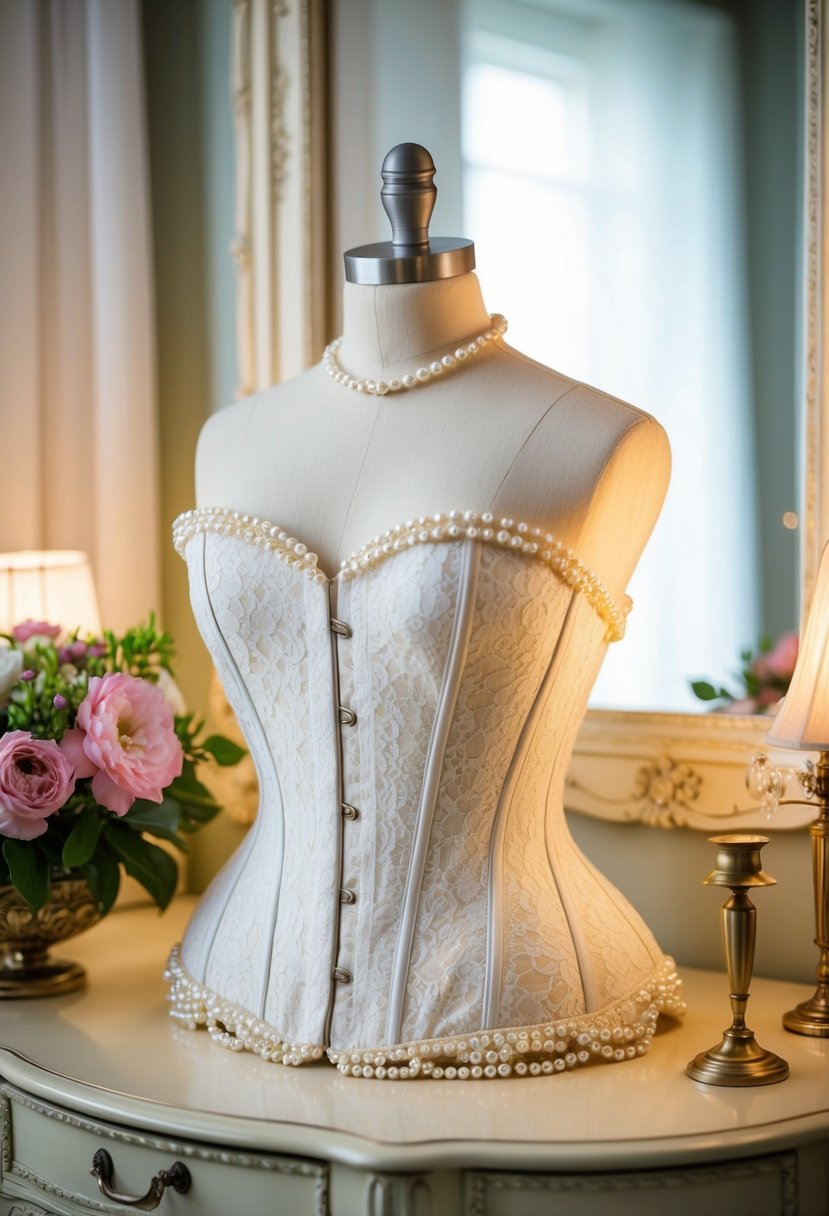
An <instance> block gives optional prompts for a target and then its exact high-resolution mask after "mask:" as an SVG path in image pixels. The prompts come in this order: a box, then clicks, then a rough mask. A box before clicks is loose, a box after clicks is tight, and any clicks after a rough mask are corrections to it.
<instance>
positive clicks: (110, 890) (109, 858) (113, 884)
mask: <svg viewBox="0 0 829 1216" xmlns="http://www.w3.org/2000/svg"><path fill="white" fill-rule="evenodd" d="M84 875H85V877H86V885H87V886H88V887H89V889H90V891H91V892H92V894H93V895H94V896H95V899H96V900H97V901H98V906H99V907H100V909H101V915H102V916H106V914H107V912H109V910H110V908H111V907H112V905H113V904H114V903H115V900H116V899H117V898H118V891H119V890H120V887H121V867H120V865H119V864H118V859H117V857H116V856H115V854H114V853H112V852H111V851H110V850H109V849H108V848H107V847H106V845H105V844H104V843H103V842H99V844H98V848H97V849H96V850H95V856H94V857H93V859H92V861H91V863H90V864H89V865H87V866H84Z"/></svg>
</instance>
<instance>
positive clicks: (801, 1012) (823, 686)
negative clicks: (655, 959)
mask: <svg viewBox="0 0 829 1216" xmlns="http://www.w3.org/2000/svg"><path fill="white" fill-rule="evenodd" d="M766 739H767V740H768V742H769V743H772V744H774V745H776V746H779V747H791V748H796V749H797V750H799V751H808V752H819V753H820V755H819V758H818V762H817V765H816V766H815V767H814V769H811V770H810V771H809V772H807V773H803V774H801V776H800V781H801V785H802V786H803V788H804V790H805V792H806V794H807V796H808V797H809V799H810V801H811V803H812V804H813V805H815V806H817V808H818V809H819V811H820V814H819V815H818V817H817V819H816V820H815V822H814V823H813V824H812V825H811V827H810V828H809V832H810V834H811V837H812V868H813V872H814V883H815V922H816V925H817V934H816V937H815V944H816V946H817V947H818V949H819V950H820V962H819V963H818V968H817V981H818V984H817V990H816V992H815V994H814V996H813V997H812V998H811V999H810V1000H808V1001H804V1002H803V1004H801V1005H798V1006H797V1008H796V1009H792V1010H791V1011H790V1012H789V1013H786V1014H784V1016H783V1025H784V1026H785V1027H786V1029H787V1030H793V1031H794V1032H795V1033H796V1034H809V1035H816V1036H819V1037H821V1038H825V1037H829V545H827V546H826V548H825V549H824V550H823V554H822V556H821V559H820V568H819V570H818V576H817V585H816V587H815V594H814V598H813V600H812V606H811V608H810V610H809V618H808V620H807V622H806V629H805V631H804V633H803V637H802V640H801V645H800V652H799V655H798V659H797V666H796V667H795V671H794V675H793V676H792V682H791V686H790V688H789V691H788V693H787V694H786V698H785V700H784V701H783V702H782V705H781V707H780V709H779V711H778V713H777V716H776V718H775V719H774V725H773V727H772V728H771V730H770V731H769V733H768V735H767V736H766ZM799 801H800V800H799V799H787V800H784V802H783V803H781V805H784V804H785V802H788V803H792V802H799Z"/></svg>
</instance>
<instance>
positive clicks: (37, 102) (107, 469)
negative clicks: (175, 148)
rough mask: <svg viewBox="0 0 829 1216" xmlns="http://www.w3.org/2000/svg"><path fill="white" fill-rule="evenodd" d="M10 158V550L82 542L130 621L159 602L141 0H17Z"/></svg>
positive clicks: (6, 207)
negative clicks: (111, 0)
mask: <svg viewBox="0 0 829 1216" xmlns="http://www.w3.org/2000/svg"><path fill="white" fill-rule="evenodd" d="M0 164H2V179H0V180H1V181H2V184H0V199H2V208H1V209H0V284H2V286H0V309H2V312H1V313H0V377H1V379H0V383H2V396H1V397H0V453H2V465H1V466H0V467H2V484H3V507H2V510H0V548H2V549H20V548H38V549H40V548H80V549H85V550H86V551H87V552H88V553H89V555H90V557H91V559H92V564H93V569H94V572H95V577H96V582H97V587H98V596H99V601H100V607H101V616H102V619H103V621H104V623H105V624H106V625H107V626H109V627H110V628H113V629H116V630H118V629H122V628H124V627H126V626H127V625H129V624H132V623H135V622H136V621H137V620H138V619H140V618H141V617H143V616H145V615H146V613H147V612H148V610H149V609H150V608H154V607H156V606H157V605H158V604H159V551H158V550H159V541H158V535H159V528H158V451H157V448H158V441H157V424H156V410H155V368H154V335H153V321H152V317H153V311H152V308H153V305H152V263H151V229H150V211H149V191H148V164H147V150H146V131H145V109H144V80H143V73H142V58H141V24H140V9H139V4H138V0H118V2H117V3H111V2H108V0H3V4H2V6H0ZM65 624H67V625H71V622H65Z"/></svg>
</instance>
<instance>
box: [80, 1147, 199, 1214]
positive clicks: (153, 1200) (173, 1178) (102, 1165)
mask: <svg viewBox="0 0 829 1216" xmlns="http://www.w3.org/2000/svg"><path fill="white" fill-rule="evenodd" d="M89 1172H90V1174H91V1175H92V1177H93V1178H94V1179H95V1181H96V1182H97V1183H98V1189H99V1191H100V1192H101V1194H102V1195H104V1196H105V1197H106V1198H107V1199H110V1200H112V1202H113V1203H121V1204H123V1205H124V1207H125V1208H138V1210H139V1211H140V1212H153V1211H155V1209H156V1208H157V1207H158V1205H159V1204H160V1203H161V1200H162V1199H163V1198H164V1192H165V1191H166V1190H167V1187H168V1186H171V1187H172V1188H173V1190H174V1191H178V1193H179V1195H186V1194H187V1192H188V1191H189V1190H190V1182H191V1179H190V1171H189V1170H188V1168H187V1166H186V1165H184V1164H183V1163H182V1162H181V1161H174V1162H173V1164H172V1165H171V1166H170V1168H169V1169H168V1170H159V1171H158V1173H157V1174H156V1175H155V1176H154V1177H153V1178H151V1179H150V1188H149V1190H148V1191H147V1193H146V1195H137V1196H136V1195H119V1194H118V1192H117V1191H114V1190H113V1189H112V1187H111V1185H110V1184H111V1182H112V1176H113V1174H114V1173H115V1170H114V1167H113V1164H112V1158H111V1157H110V1155H109V1153H108V1152H107V1151H106V1149H105V1148H99V1149H98V1151H97V1152H96V1154H95V1156H94V1157H93V1158H92V1169H91V1170H90V1171H89Z"/></svg>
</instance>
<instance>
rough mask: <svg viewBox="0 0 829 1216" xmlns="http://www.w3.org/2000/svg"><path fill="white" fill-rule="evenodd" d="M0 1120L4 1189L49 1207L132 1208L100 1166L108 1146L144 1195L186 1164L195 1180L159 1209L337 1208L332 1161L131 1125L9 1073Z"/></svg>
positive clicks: (210, 1213) (232, 1215)
mask: <svg viewBox="0 0 829 1216" xmlns="http://www.w3.org/2000/svg"><path fill="white" fill-rule="evenodd" d="M0 1120H2V1123H1V1124H0V1146H1V1147H2V1184H0V1192H2V1194H3V1195H4V1196H7V1197H19V1198H26V1199H30V1200H31V1201H32V1202H33V1203H34V1204H39V1205H40V1206H41V1207H43V1208H45V1209H47V1210H48V1211H50V1212H52V1211H54V1212H57V1213H71V1214H72V1216H74V1214H75V1213H80V1212H84V1213H86V1214H87V1216H89V1213H90V1212H94V1211H100V1212H107V1213H122V1214H123V1213H126V1212H128V1211H130V1210H133V1209H130V1208H128V1207H125V1206H122V1205H121V1204H119V1203H114V1202H111V1201H108V1200H107V1199H106V1198H105V1197H104V1196H103V1195H102V1194H101V1192H100V1190H99V1189H98V1184H97V1182H96V1180H95V1179H94V1178H93V1177H92V1176H91V1174H90V1170H91V1168H92V1159H93V1156H94V1155H95V1153H96V1151H97V1150H98V1149H102V1148H103V1149H106V1151H107V1152H108V1153H109V1155H110V1157H111V1159H112V1163H113V1166H114V1175H113V1178H112V1184H111V1185H112V1188H113V1189H114V1190H117V1191H118V1192H120V1193H122V1194H126V1195H143V1194H144V1193H145V1192H146V1191H147V1189H148V1187H149V1185H150V1180H151V1178H152V1177H153V1175H155V1174H157V1173H158V1171H159V1170H169V1169H170V1167H171V1166H172V1165H173V1163H174V1162H175V1161H181V1162H183V1163H184V1165H186V1167H187V1169H188V1171H189V1173H190V1179H191V1184H190V1188H189V1190H188V1191H187V1193H186V1194H177V1193H176V1191H175V1190H173V1189H172V1188H168V1189H167V1190H165V1191H164V1194H163V1196H162V1198H161V1201H160V1203H159V1205H158V1207H157V1208H156V1209H155V1210H156V1211H157V1212H158V1213H159V1216H270V1214H271V1213H273V1214H274V1216H276V1214H277V1213H279V1212H283V1213H284V1212H290V1213H292V1216H294V1214H296V1216H327V1214H328V1211H329V1207H328V1166H327V1164H326V1163H325V1162H319V1161H312V1160H308V1159H306V1158H302V1157H287V1156H282V1155H277V1154H272V1153H252V1152H245V1151H240V1150H239V1149H236V1148H229V1147H228V1148H225V1147H222V1146H220V1145H211V1144H201V1143H198V1142H195V1141H192V1140H177V1139H168V1138H167V1137H165V1136H158V1135H155V1134H154V1133H151V1132H143V1131H139V1130H128V1129H126V1128H122V1127H118V1126H116V1125H114V1124H108V1123H103V1122H99V1121H97V1120H94V1119H90V1118H87V1117H86V1116H84V1115H77V1114H74V1113H73V1112H70V1111H67V1110H65V1109H62V1108H61V1107H57V1106H52V1105H50V1104H48V1103H47V1102H44V1101H42V1100H41V1099H39V1098H33V1097H31V1096H30V1095H28V1094H25V1093H22V1092H21V1091H20V1090H17V1089H15V1088H14V1087H13V1086H10V1085H7V1084H5V1083H4V1084H0ZM0 1210H2V1209H0Z"/></svg>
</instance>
